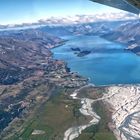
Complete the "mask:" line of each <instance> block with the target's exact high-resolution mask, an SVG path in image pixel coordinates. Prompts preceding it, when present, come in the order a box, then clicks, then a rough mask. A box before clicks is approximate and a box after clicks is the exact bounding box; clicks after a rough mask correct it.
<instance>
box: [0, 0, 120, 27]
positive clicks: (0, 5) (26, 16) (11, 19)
mask: <svg viewBox="0 0 140 140" xmlns="http://www.w3.org/2000/svg"><path fill="white" fill-rule="evenodd" d="M106 12H120V10H117V9H115V8H110V7H108V6H104V5H101V4H96V3H93V2H91V1H89V0H0V24H1V25H5V24H20V23H28V22H29V23H32V22H36V21H37V20H39V19H46V18H49V17H52V16H53V17H64V16H73V15H81V14H84V15H92V14H97V13H106Z"/></svg>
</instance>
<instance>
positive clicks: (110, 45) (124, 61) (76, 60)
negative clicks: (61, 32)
mask: <svg viewBox="0 0 140 140" xmlns="http://www.w3.org/2000/svg"><path fill="white" fill-rule="evenodd" d="M74 47H75V48H77V47H79V48H80V49H81V50H90V51H91V53H90V54H89V55H87V56H84V57H78V56H77V55H76V54H75V53H74V51H72V50H71V48H74ZM124 48H126V46H125V45H122V44H118V43H114V42H110V41H107V40H105V39H103V38H100V37H98V36H85V35H83V36H73V37H69V41H68V42H67V43H66V44H65V45H63V46H60V47H58V48H55V49H52V52H53V53H54V58H55V59H61V60H64V61H65V62H67V64H68V67H69V68H70V69H71V71H74V72H78V73H79V74H80V75H82V76H84V77H87V78H90V82H91V83H93V84H95V85H110V84H135V83H140V56H137V55H135V54H134V53H132V52H131V51H126V50H124Z"/></svg>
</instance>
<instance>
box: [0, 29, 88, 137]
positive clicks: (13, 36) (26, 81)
mask: <svg viewBox="0 0 140 140" xmlns="http://www.w3.org/2000/svg"><path fill="white" fill-rule="evenodd" d="M63 43H64V40H62V39H60V38H58V37H55V36H53V35H50V34H48V33H45V32H43V31H39V30H37V29H29V30H19V31H10V32H1V33H0V105H1V106H0V139H1V138H4V137H5V136H8V137H9V136H10V135H12V134H14V133H16V132H17V131H18V129H19V125H20V126H22V123H23V122H24V121H25V120H26V119H24V118H27V117H28V116H31V114H33V111H34V110H35V109H36V108H37V107H38V106H40V105H41V104H42V103H43V102H44V101H46V100H47V99H48V98H49V97H50V96H51V94H52V92H51V91H52V90H53V89H54V88H55V86H61V87H70V88H71V87H79V86H81V85H85V84H86V83H87V79H85V78H82V77H80V76H79V75H77V74H76V73H70V71H69V69H68V68H67V65H66V64H65V63H64V62H63V61H59V60H54V59H53V58H52V53H51V51H50V48H53V47H57V46H59V45H61V44H63Z"/></svg>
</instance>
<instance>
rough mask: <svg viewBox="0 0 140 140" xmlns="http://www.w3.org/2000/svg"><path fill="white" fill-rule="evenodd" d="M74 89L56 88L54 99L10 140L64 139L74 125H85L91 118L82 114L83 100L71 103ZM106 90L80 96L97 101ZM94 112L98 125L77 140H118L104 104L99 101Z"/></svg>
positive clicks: (42, 106) (86, 130) (83, 133)
mask: <svg viewBox="0 0 140 140" xmlns="http://www.w3.org/2000/svg"><path fill="white" fill-rule="evenodd" d="M72 92H73V90H70V89H69V90H67V89H64V88H57V89H55V91H53V95H52V96H51V98H50V99H49V100H48V101H47V102H46V103H44V104H43V105H41V107H40V108H39V109H38V110H37V112H36V113H35V114H34V117H33V118H32V119H30V120H29V121H28V122H27V123H26V124H25V127H24V131H23V132H22V133H19V134H17V135H16V136H14V137H13V138H10V139H9V140H63V137H64V132H65V131H66V130H67V129H68V128H70V127H71V126H75V125H81V124H86V123H88V122H89V118H88V117H85V116H83V115H82V114H81V113H80V112H79V108H80V107H81V104H80V101H78V100H72V99H71V98H70V97H69V94H70V93H72ZM103 92H104V90H103V89H99V90H98V89H97V88H95V90H94V89H93V88H89V89H83V90H82V91H81V96H83V97H84V93H85V96H86V97H87V96H90V97H91V98H98V97H101V96H102V93H103ZM93 108H94V111H95V112H97V114H98V115H99V116H100V117H101V120H100V122H99V124H97V125H94V126H91V127H89V128H87V129H85V130H84V131H83V132H82V134H81V135H80V136H79V137H78V138H77V139H76V140H116V138H115V137H114V135H113V133H112V132H111V131H110V129H109V128H108V122H110V120H111V114H110V112H108V110H107V109H106V108H105V106H104V104H103V103H102V102H101V101H100V102H96V103H95V104H94V105H93ZM34 130H41V131H43V132H44V134H38V135H32V132H33V131H34Z"/></svg>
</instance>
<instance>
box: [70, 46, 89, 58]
mask: <svg viewBox="0 0 140 140" xmlns="http://www.w3.org/2000/svg"><path fill="white" fill-rule="evenodd" d="M71 50H72V51H74V52H75V53H74V54H76V55H77V56H78V57H83V56H86V55H88V54H90V53H91V51H89V50H81V49H80V48H71Z"/></svg>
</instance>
